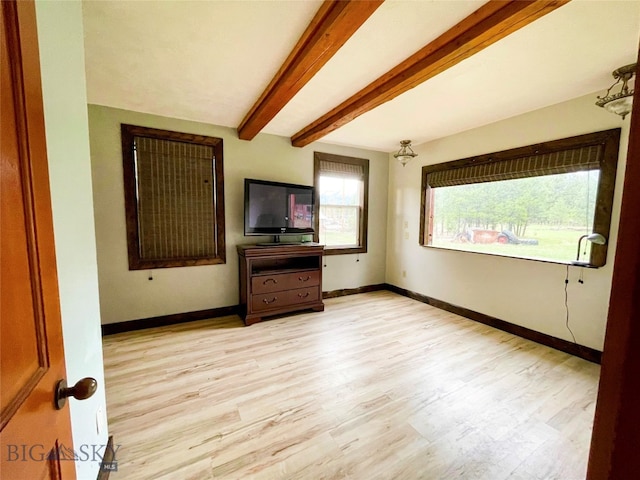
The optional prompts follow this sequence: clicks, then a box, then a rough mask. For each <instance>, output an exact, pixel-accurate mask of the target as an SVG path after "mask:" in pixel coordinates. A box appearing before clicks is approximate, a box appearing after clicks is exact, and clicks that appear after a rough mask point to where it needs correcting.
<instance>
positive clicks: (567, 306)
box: [564, 265, 578, 344]
mask: <svg viewBox="0 0 640 480" xmlns="http://www.w3.org/2000/svg"><path fill="white" fill-rule="evenodd" d="M568 286H569V265H567V276H566V277H565V279H564V308H565V310H566V312H567V320H566V322H565V325H566V327H567V330H569V333H570V334H571V338H573V343H576V344H577V343H578V342H576V336H575V335H574V334H573V331H571V327H570V326H569V292H568V291H567V288H568Z"/></svg>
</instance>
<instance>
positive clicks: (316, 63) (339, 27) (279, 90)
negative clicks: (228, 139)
mask: <svg viewBox="0 0 640 480" xmlns="http://www.w3.org/2000/svg"><path fill="white" fill-rule="evenodd" d="M383 1H384V0H362V1H361V0H358V1H340V0H326V1H325V2H323V3H322V5H321V7H320V9H319V10H318V12H317V13H316V15H315V16H314V17H313V20H312V21H311V23H310V24H309V26H308V27H307V29H306V30H305V32H304V33H303V34H302V37H300V40H298V43H297V44H296V46H295V47H294V48H293V50H292V51H291V53H290V54H289V56H288V57H287V59H286V60H285V62H284V63H283V64H282V66H281V67H280V70H278V73H276V75H275V77H273V79H272V80H271V83H269V86H267V88H266V89H265V91H264V92H262V95H260V98H259V99H258V101H257V102H256V103H255V104H254V105H253V107H251V110H249V113H247V115H246V116H245V117H244V119H243V120H242V123H240V126H239V127H238V137H240V138H241V139H243V140H251V139H252V138H253V137H255V136H256V135H257V134H258V133H260V130H262V129H263V128H264V127H265V126H266V125H267V124H268V123H269V122H270V121H271V119H273V117H275V116H276V115H277V114H278V112H279V111H280V110H282V108H283V107H284V106H285V105H286V104H287V102H289V100H291V99H292V98H293V96H294V95H295V94H296V93H298V92H299V91H300V89H302V87H304V86H305V85H306V84H307V82H308V81H309V80H311V78H312V77H313V76H314V75H315V74H316V73H317V72H318V71H319V70H320V69H321V68H322V67H323V66H324V64H325V63H327V62H328V61H329V59H330V58H331V57H333V55H334V54H335V53H336V52H337V51H338V50H339V49H340V47H342V46H343V45H344V44H345V42H346V41H347V40H349V38H350V37H351V35H353V34H354V33H355V32H356V30H358V28H360V26H361V25H362V24H363V23H364V22H365V21H366V20H367V19H368V18H369V17H370V16H371V14H372V13H373V12H375V11H376V9H377V8H378V7H379V6H380V5H381V4H382V2H383Z"/></svg>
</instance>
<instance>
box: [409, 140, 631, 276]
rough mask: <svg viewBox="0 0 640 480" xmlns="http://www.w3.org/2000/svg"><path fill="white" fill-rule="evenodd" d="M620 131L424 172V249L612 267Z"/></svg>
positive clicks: (459, 162) (484, 156)
mask: <svg viewBox="0 0 640 480" xmlns="http://www.w3.org/2000/svg"><path fill="white" fill-rule="evenodd" d="M619 141H620V129H613V130H607V131H603V132H596V133H592V134H587V135H580V136H577V137H571V138H565V139H562V140H556V141H552V142H547V143H542V144H538V145H530V146H527V147H522V148H516V149H513V150H506V151H502V152H496V153H490V154H487V155H481V156H478V157H472V158H465V159H462V160H455V161H452V162H446V163H442V164H437V165H429V166H425V167H423V168H422V208H421V221H420V242H421V244H422V245H425V246H431V247H440V248H447V249H453V250H464V251H469V252H477V253H488V254H494V255H504V256H512V257H518V258H527V259H534V260H544V261H551V262H560V263H569V262H571V261H575V260H580V261H583V262H588V264H589V265H590V266H593V267H600V266H602V265H604V264H605V262H606V256H607V245H606V243H605V244H604V245H599V244H592V243H590V242H588V241H584V242H582V248H581V251H578V241H579V240H580V237H582V236H583V235H589V234H591V233H600V234H601V235H603V236H604V237H605V238H608V237H609V227H610V223H611V208H612V203H613V188H614V183H615V176H616V166H617V161H618V145H619Z"/></svg>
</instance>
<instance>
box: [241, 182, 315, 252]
mask: <svg viewBox="0 0 640 480" xmlns="http://www.w3.org/2000/svg"><path fill="white" fill-rule="evenodd" d="M314 199H315V195H314V190H313V187H311V186H306V185H294V184H291V183H280V182H269V181H266V180H255V179H251V178H245V180H244V234H245V235H273V236H274V241H275V242H278V241H279V238H278V237H279V236H280V235H304V234H310V233H314V230H313V227H314V218H313V206H314V205H313V204H314Z"/></svg>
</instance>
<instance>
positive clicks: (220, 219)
mask: <svg viewBox="0 0 640 480" xmlns="http://www.w3.org/2000/svg"><path fill="white" fill-rule="evenodd" d="M121 131H122V154H123V168H124V187H125V208H126V220H127V244H128V251H129V269H130V270H140V269H147V268H165V267H184V266H192V265H210V264H217V263H225V241H224V191H223V173H222V172H223V164H222V139H221V138H214V137H205V136H200V135H190V134H185V133H178V132H170V131H166V130H157V129H151V128H145V127H137V126H133V125H124V124H123V125H122V129H121Z"/></svg>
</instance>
